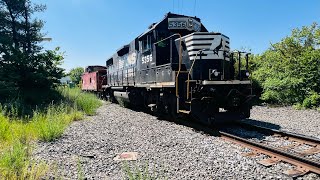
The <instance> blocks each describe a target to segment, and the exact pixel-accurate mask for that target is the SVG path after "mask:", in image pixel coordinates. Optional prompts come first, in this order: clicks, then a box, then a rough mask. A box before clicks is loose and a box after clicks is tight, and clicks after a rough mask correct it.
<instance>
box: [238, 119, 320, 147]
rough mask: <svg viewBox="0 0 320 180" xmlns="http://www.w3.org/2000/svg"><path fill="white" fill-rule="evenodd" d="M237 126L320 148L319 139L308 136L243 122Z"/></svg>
mask: <svg viewBox="0 0 320 180" xmlns="http://www.w3.org/2000/svg"><path fill="white" fill-rule="evenodd" d="M237 125H240V126H241V127H242V128H245V129H253V130H257V129H258V130H260V131H264V132H267V133H272V134H278V135H281V136H283V137H288V138H290V139H292V140H294V141H297V142H300V143H304V144H308V145H311V146H319V147H320V139H318V138H315V137H310V136H306V135H302V134H297V133H292V132H288V131H281V130H277V129H271V128H266V127H262V126H257V125H252V124H248V123H243V122H237Z"/></svg>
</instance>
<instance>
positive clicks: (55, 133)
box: [0, 88, 102, 179]
mask: <svg viewBox="0 0 320 180" xmlns="http://www.w3.org/2000/svg"><path fill="white" fill-rule="evenodd" d="M58 91H59V92H60V93H61V95H62V97H63V98H62V100H61V101H60V102H59V103H52V104H50V105H48V106H47V107H46V108H41V110H40V108H39V109H35V110H34V111H33V113H32V116H25V117H19V116H18V114H19V113H18V112H17V111H18V110H17V109H15V108H14V107H12V106H11V107H10V108H9V109H8V108H7V107H3V106H1V105H0V179H40V178H41V177H43V176H44V175H45V174H46V172H47V170H48V166H47V165H46V164H45V163H42V162H33V161H32V159H31V151H32V146H31V144H32V142H33V141H38V140H39V141H45V142H49V141H54V140H55V139H57V138H59V137H61V135H62V134H63V132H64V130H65V129H66V127H67V126H68V125H69V124H70V123H71V122H72V121H77V120H80V119H83V117H84V115H85V114H87V115H93V114H94V113H95V111H96V109H97V108H98V107H99V106H100V105H101V104H102V103H101V101H100V100H99V99H98V98H97V97H95V96H94V95H93V94H87V93H82V92H81V91H80V90H79V89H69V88H60V89H59V90H58ZM80 99H81V100H80Z"/></svg>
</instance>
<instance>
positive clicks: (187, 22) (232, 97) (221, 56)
mask: <svg viewBox="0 0 320 180" xmlns="http://www.w3.org/2000/svg"><path fill="white" fill-rule="evenodd" d="M248 59H249V54H248V53H245V52H240V51H231V50H230V39H229V37H228V36H226V35H224V34H222V33H218V32H208V30H207V29H206V27H205V26H204V25H203V24H202V23H201V20H200V19H199V18H197V17H192V16H185V15H179V14H173V13H170V12H169V13H167V14H166V15H165V17H164V18H163V19H162V20H161V21H159V22H157V23H153V24H151V25H150V26H149V28H148V29H147V30H146V31H145V32H143V33H142V34H141V35H139V36H138V37H136V38H134V39H133V40H132V41H131V42H130V43H129V44H126V45H124V46H123V47H121V48H119V49H118V50H117V51H116V52H115V53H114V54H113V55H112V56H111V57H110V58H108V59H107V61H106V74H105V75H103V77H104V78H105V79H106V81H105V82H103V84H102V86H101V90H102V91H103V94H104V96H105V97H106V98H108V99H111V100H113V101H116V100H122V101H126V102H128V103H130V104H131V105H133V106H144V107H146V108H150V109H151V110H152V111H157V112H161V113H166V114H169V115H171V116H172V117H177V116H179V114H189V115H191V116H193V117H195V118H196V119H198V120H200V121H202V122H203V123H207V124H212V123H214V122H216V121H218V120H221V119H226V118H229V119H230V118H232V119H234V118H236V119H240V118H248V117H249V116H250V109H251V107H252V105H251V101H252V98H253V97H254V96H253V95H252V83H251V81H250V79H249V76H250V73H249V70H248ZM241 60H242V61H244V62H241ZM243 64H244V65H243Z"/></svg>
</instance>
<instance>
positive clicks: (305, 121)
mask: <svg viewBox="0 0 320 180" xmlns="http://www.w3.org/2000/svg"><path fill="white" fill-rule="evenodd" d="M246 122H249V123H252V124H256V125H262V126H267V127H270V128H275V129H281V130H285V131H289V132H295V133H299V134H303V135H307V136H313V137H316V138H319V139H320V112H319V111H316V110H295V109H293V108H292V107H267V106H255V107H253V109H252V110H251V116H250V119H249V120H246Z"/></svg>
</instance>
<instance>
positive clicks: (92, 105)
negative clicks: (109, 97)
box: [59, 88, 102, 115]
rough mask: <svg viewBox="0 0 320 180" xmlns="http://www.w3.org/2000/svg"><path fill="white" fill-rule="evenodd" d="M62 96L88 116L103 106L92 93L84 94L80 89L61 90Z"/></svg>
mask: <svg viewBox="0 0 320 180" xmlns="http://www.w3.org/2000/svg"><path fill="white" fill-rule="evenodd" d="M59 91H60V92H61V94H62V95H63V96H64V97H65V98H66V99H68V100H69V101H71V102H74V105H75V106H76V108H77V109H80V110H82V111H83V112H85V113H86V114H87V115H93V114H94V113H95V110H96V109H97V108H98V107H99V106H101V105H102V103H101V101H100V100H99V99H98V98H97V97H96V96H95V95H94V94H90V93H84V92H82V91H81V90H80V89H78V88H72V89H70V88H60V89H59Z"/></svg>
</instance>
